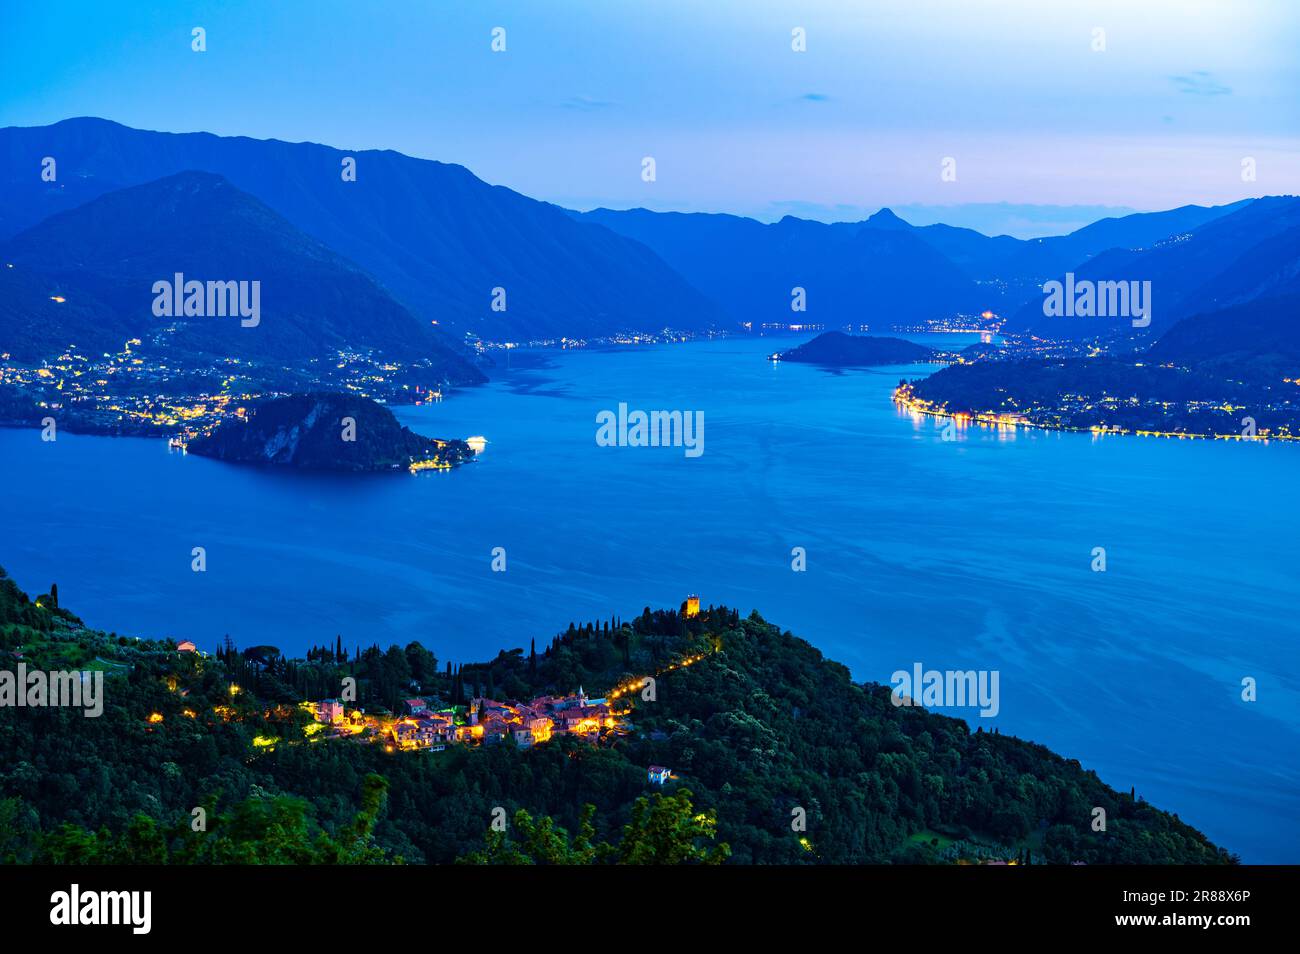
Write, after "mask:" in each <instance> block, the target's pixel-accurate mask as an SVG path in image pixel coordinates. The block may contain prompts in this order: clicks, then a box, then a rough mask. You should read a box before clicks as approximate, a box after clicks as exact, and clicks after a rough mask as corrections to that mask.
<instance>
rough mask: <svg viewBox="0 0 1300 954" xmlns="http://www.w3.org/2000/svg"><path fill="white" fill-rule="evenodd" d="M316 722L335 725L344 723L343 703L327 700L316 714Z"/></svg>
mask: <svg viewBox="0 0 1300 954" xmlns="http://www.w3.org/2000/svg"><path fill="white" fill-rule="evenodd" d="M316 721H318V722H324V723H325V724H326V725H333V724H334V723H336V722H342V721H343V703H341V702H339V701H338V700H337V699H325V700H324V701H322V702H321V704H320V707H319V709H318V710H317V712H316Z"/></svg>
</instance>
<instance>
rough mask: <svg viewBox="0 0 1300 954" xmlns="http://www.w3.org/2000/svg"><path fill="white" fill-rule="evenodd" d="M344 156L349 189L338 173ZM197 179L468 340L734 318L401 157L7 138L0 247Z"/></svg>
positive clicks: (648, 267) (289, 147) (3, 142)
mask: <svg viewBox="0 0 1300 954" xmlns="http://www.w3.org/2000/svg"><path fill="white" fill-rule="evenodd" d="M45 156H53V157H57V160H58V167H57V168H58V173H57V174H58V178H57V180H56V182H55V183H45V182H42V181H41V178H40V175H39V172H40V168H41V160H42V157H45ZM349 157H350V158H353V159H355V162H356V180H355V181H350V182H349V181H344V180H343V177H342V175H341V173H342V170H343V161H344V160H345V159H347V158H349ZM187 170H198V171H206V172H210V173H216V174H218V175H221V176H224V177H225V178H226V179H228V180H229V181H230V182H231V183H232V184H233V185H234V186H235V187H236V188H238V189H240V190H242V191H244V192H247V193H249V194H250V195H252V196H255V197H256V198H258V199H260V200H261V201H262V202H263V203H265V204H266V205H267V206H268V207H269V208H271V209H272V210H274V211H275V212H277V213H279V215H281V216H283V217H284V218H285V219H287V220H288V221H289V222H290V223H292V224H293V225H294V226H296V227H297V228H298V229H300V230H302V231H303V232H305V233H307V234H308V235H310V236H312V237H313V238H315V239H317V240H319V241H321V242H323V243H324V244H325V245H327V246H328V247H329V248H331V249H333V250H334V251H335V252H337V253H339V254H340V255H342V256H345V257H347V258H348V259H350V260H352V261H353V262H355V263H356V264H357V265H359V266H360V267H361V268H363V269H366V270H367V271H368V272H370V273H371V274H372V275H374V276H375V278H376V279H378V281H379V282H380V283H382V285H383V286H384V287H385V288H386V289H387V290H388V291H389V292H391V293H392V294H393V295H394V296H395V297H396V298H397V299H398V300H399V301H401V302H402V303H403V304H405V305H406V306H407V307H408V308H410V309H411V310H412V311H413V312H415V314H416V315H418V316H419V317H420V318H421V319H422V320H423V321H425V322H426V323H429V322H437V327H438V328H439V329H441V330H443V331H445V332H448V333H450V334H452V335H453V336H455V337H456V338H457V339H459V338H460V337H461V336H462V334H463V333H464V332H467V331H468V332H473V333H475V334H477V335H480V336H481V337H483V338H485V339H489V340H514V341H519V340H533V339H547V338H553V337H560V336H571V337H581V336H600V335H610V334H614V333H616V332H619V331H626V330H633V331H656V330H661V329H663V328H665V327H673V328H678V329H705V328H710V327H714V326H717V325H719V324H721V323H722V322H723V321H724V319H723V316H722V315H721V313H720V312H719V310H718V308H717V307H716V305H715V304H714V303H713V302H711V301H709V300H708V299H706V298H705V297H704V296H703V295H701V294H700V292H698V291H697V290H696V289H694V288H692V287H691V286H690V285H689V284H688V283H687V282H685V281H684V280H683V279H682V278H681V276H679V275H677V274H676V273H675V272H673V270H672V269H670V268H668V267H667V266H666V265H665V264H664V263H663V262H662V261H661V260H660V259H659V258H658V257H657V256H656V255H655V254H654V253H653V252H651V251H650V250H649V249H647V248H645V247H644V246H643V245H640V244H639V243H636V242H634V241H630V240H628V239H627V238H625V237H623V236H620V235H616V234H614V233H612V232H610V231H608V230H606V229H603V228H600V227H598V226H596V225H594V224H591V223H582V222H576V221H574V220H573V219H572V218H571V217H570V216H569V215H568V214H566V213H565V212H564V211H563V210H562V209H559V208H558V207H556V206H553V205H550V204H548V203H545V202H538V201H536V200H534V199H530V198H528V197H527V196H524V195H521V194H519V193H517V192H513V191H511V190H510V189H506V188H503V187H501V186H493V185H489V184H488V183H486V182H483V181H482V180H480V179H478V178H477V177H476V176H474V175H473V174H472V173H471V172H470V171H469V170H467V169H465V168H464V167H462V166H457V165H448V164H445V163H441V162H435V161H432V160H427V159H415V158H412V157H410V156H405V155H402V154H401V153H397V152H393V151H390V150H382V151H381V150H355V151H348V150H342V149H334V148H332V147H329V146H324V145H318V144H315V143H288V142H281V141H279V140H257V139H249V138H246V137H225V136H214V135H212V134H209V133H162V132H149V131H145V130H139V129H131V128H128V127H126V126H122V125H120V124H118V123H114V122H110V121H108V120H103V119H93V118H81V119H69V120H64V121H62V122H59V123H55V124H53V125H50V126H43V127H29V128H19V127H9V128H5V129H0V200H2V201H0V238H5V237H10V236H13V235H16V234H17V233H18V232H20V231H22V230H24V229H26V228H29V227H31V226H32V225H35V224H36V223H37V222H39V221H41V220H43V219H45V218H47V217H48V216H50V215H52V214H54V213H56V212H60V211H66V210H68V209H70V208H73V207H76V206H77V205H80V204H83V203H85V202H86V201H88V200H90V199H92V198H95V197H97V196H99V195H102V194H104V193H106V192H110V191H114V190H117V189H121V188H123V187H127V186H135V185H141V184H143V183H146V182H151V181H154V180H157V179H161V178H164V177H167V176H171V175H175V174H177V173H179V172H183V171H187ZM496 288H501V289H504V291H505V302H504V304H505V309H504V310H493V301H494V289H496ZM498 300H499V298H498Z"/></svg>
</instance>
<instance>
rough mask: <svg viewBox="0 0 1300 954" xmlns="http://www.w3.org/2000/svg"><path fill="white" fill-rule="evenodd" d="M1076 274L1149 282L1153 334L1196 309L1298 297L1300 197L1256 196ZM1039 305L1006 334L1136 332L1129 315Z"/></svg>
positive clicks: (1012, 321) (1028, 306) (1031, 304)
mask: <svg viewBox="0 0 1300 954" xmlns="http://www.w3.org/2000/svg"><path fill="white" fill-rule="evenodd" d="M1074 273H1075V279H1076V281H1092V282H1101V281H1126V282H1131V281H1138V282H1143V281H1146V282H1150V283H1151V286H1150V287H1151V292H1152V298H1153V303H1152V314H1151V319H1152V321H1151V326H1150V328H1149V330H1148V331H1145V332H1144V334H1148V335H1151V336H1157V335H1159V334H1161V333H1163V332H1164V331H1165V330H1167V329H1169V328H1170V327H1172V326H1174V325H1175V324H1176V323H1177V322H1179V321H1181V320H1182V319H1184V318H1187V317H1189V316H1191V315H1193V314H1197V313H1199V312H1204V311H1212V310H1215V309H1221V308H1226V307H1230V306H1233V305H1238V304H1243V303H1245V302H1248V301H1250V300H1252V299H1256V298H1265V297H1274V296H1279V295H1287V294H1292V293H1295V292H1300V198H1296V197H1294V196H1268V197H1265V198H1260V199H1256V200H1254V201H1253V202H1251V203H1249V204H1247V205H1241V206H1239V207H1238V208H1236V209H1235V210H1234V211H1231V212H1230V213H1229V214H1227V215H1223V216H1220V217H1217V218H1214V219H1212V220H1209V221H1207V222H1205V223H1204V224H1202V225H1201V226H1199V227H1197V228H1194V229H1192V230H1191V231H1188V232H1184V233H1180V234H1177V235H1173V236H1169V237H1167V238H1166V239H1164V240H1162V241H1158V242H1155V243H1153V244H1151V245H1150V246H1149V247H1145V248H1141V249H1112V250H1109V251H1107V252H1105V253H1103V254H1100V255H1097V256H1096V257H1095V258H1093V259H1092V260H1090V261H1088V262H1086V263H1083V264H1081V265H1079V266H1078V267H1077V268H1075V269H1074ZM1054 277H1055V278H1056V279H1058V280H1060V279H1062V278H1063V277H1064V273H1062V274H1061V275H1057V276H1054ZM1042 305H1043V296H1042V295H1038V296H1036V297H1035V298H1033V299H1030V300H1028V301H1027V302H1026V303H1025V304H1024V305H1023V307H1021V308H1020V309H1019V310H1018V311H1017V312H1016V313H1015V314H1013V315H1012V316H1011V317H1010V318H1009V320H1008V322H1007V325H1006V329H1005V330H1008V331H1016V332H1033V333H1035V334H1039V335H1042V336H1045V337H1054V338H1087V337H1093V336H1095V335H1101V334H1106V333H1110V332H1114V331H1125V330H1126V329H1127V328H1128V327H1131V323H1130V321H1129V319H1128V318H1126V317H1124V316H1110V317H1098V318H1089V319H1086V320H1084V319H1076V318H1060V317H1050V316H1046V315H1044V314H1043V307H1042Z"/></svg>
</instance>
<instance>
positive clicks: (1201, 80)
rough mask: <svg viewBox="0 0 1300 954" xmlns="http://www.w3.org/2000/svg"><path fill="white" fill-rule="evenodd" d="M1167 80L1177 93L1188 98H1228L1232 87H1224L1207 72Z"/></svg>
mask: <svg viewBox="0 0 1300 954" xmlns="http://www.w3.org/2000/svg"><path fill="white" fill-rule="evenodd" d="M1169 79H1170V81H1171V82H1172V83H1173V84H1174V86H1176V87H1177V88H1178V90H1179V92H1182V93H1186V94H1187V95H1188V96H1229V95H1231V94H1232V87H1230V86H1224V85H1223V84H1222V83H1220V82H1219V81H1218V80H1217V79H1215V78H1214V74H1213V73H1211V72H1209V71H1208V70H1196V71H1195V72H1192V73H1184V74H1182V75H1180V76H1171V77H1169Z"/></svg>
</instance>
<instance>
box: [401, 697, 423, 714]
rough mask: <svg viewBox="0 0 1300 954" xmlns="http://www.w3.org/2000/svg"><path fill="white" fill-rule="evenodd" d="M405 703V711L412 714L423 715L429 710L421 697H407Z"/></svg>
mask: <svg viewBox="0 0 1300 954" xmlns="http://www.w3.org/2000/svg"><path fill="white" fill-rule="evenodd" d="M405 705H406V711H407V712H408V713H410V714H411V715H413V716H418V715H424V714H425V713H426V712H428V711H429V706H428V705H427V704H426V703H425V701H424V700H423V699H419V698H416V699H407V700H406V702H405Z"/></svg>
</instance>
